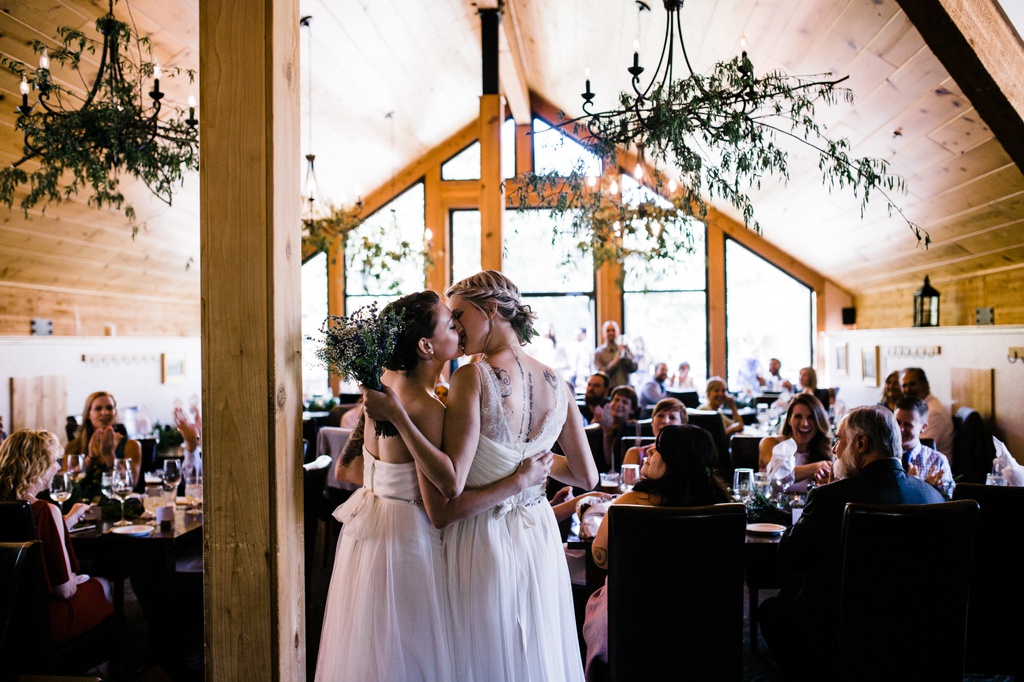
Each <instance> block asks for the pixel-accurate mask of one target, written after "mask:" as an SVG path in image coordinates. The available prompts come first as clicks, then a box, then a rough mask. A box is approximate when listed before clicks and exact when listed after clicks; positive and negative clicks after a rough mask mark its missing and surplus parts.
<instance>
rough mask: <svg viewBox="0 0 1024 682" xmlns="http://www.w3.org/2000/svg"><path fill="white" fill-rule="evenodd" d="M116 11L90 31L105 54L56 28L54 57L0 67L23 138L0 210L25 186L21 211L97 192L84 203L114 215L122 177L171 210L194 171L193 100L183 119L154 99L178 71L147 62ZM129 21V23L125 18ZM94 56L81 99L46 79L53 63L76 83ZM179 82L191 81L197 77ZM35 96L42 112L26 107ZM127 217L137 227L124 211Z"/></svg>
mask: <svg viewBox="0 0 1024 682" xmlns="http://www.w3.org/2000/svg"><path fill="white" fill-rule="evenodd" d="M115 2H116V0H110V2H109V11H108V12H107V14H106V15H104V16H102V17H100V18H99V19H98V20H97V22H96V29H97V31H98V32H99V33H100V34H101V35H102V36H103V42H102V45H101V44H100V43H99V42H97V41H94V40H92V39H90V38H88V37H87V36H85V35H84V34H83V33H81V32H80V31H77V30H74V29H70V28H66V27H59V28H58V29H57V30H58V33H59V34H60V41H61V44H60V45H59V46H58V47H57V48H56V49H55V50H54V51H53V53H52V55H51V54H50V52H49V51H48V49H47V48H46V46H45V45H44V44H43V43H41V42H39V41H36V42H35V44H34V50H35V51H36V52H37V53H38V54H39V55H40V57H39V66H38V67H37V68H32V67H30V66H28V65H26V64H23V63H21V62H18V61H15V60H13V59H10V58H7V57H4V58H2V60H0V64H2V66H4V67H6V68H8V69H9V70H10V71H12V72H13V73H15V74H18V75H20V76H21V86H20V89H21V104H20V105H19V106H18V107H17V108H16V112H17V114H18V119H17V122H16V123H15V128H16V129H17V130H20V131H22V133H23V134H24V156H23V157H22V158H21V159H19V160H18V161H16V162H15V163H14V164H12V165H11V166H10V167H9V168H5V169H2V170H0V202H3V203H6V204H7V205H8V206H11V205H13V201H14V189H15V187H16V186H18V185H22V184H25V183H28V184H29V188H28V193H27V195H26V196H25V197H24V198H23V199H22V201H21V204H20V205H21V207H22V208H23V209H26V210H27V209H28V208H30V207H32V206H34V205H35V204H37V203H39V202H43V203H47V202H49V201H58V202H59V201H61V200H62V199H64V198H67V197H68V196H70V195H72V194H75V193H77V192H78V191H79V190H80V189H82V188H83V187H91V188H92V190H93V196H92V197H90V199H89V203H91V204H93V205H96V206H104V205H112V206H114V207H120V206H121V205H122V203H123V202H124V197H123V195H122V194H121V193H120V191H119V189H118V185H119V182H118V176H119V175H122V174H124V173H127V174H130V175H133V176H135V177H137V178H140V179H141V180H142V181H143V182H145V183H146V185H147V186H148V187H149V189H150V190H151V191H152V192H153V193H154V194H155V195H157V196H158V197H159V198H160V199H162V200H163V201H164V202H166V203H168V204H170V203H171V199H172V196H173V191H174V187H175V185H179V184H180V183H181V181H182V179H183V173H184V171H186V170H197V169H198V168H199V148H198V143H199V139H198V135H199V130H198V126H199V121H198V119H197V118H196V101H195V97H194V96H191V95H190V96H189V101H188V113H187V115H186V114H185V111H184V110H183V109H182V108H181V107H177V106H173V107H172V106H165V103H164V102H163V101H162V100H163V98H164V95H165V93H164V92H162V91H161V90H160V78H161V76H167V77H170V78H173V77H175V76H176V75H178V74H179V73H181V72H182V70H181V69H178V68H172V69H163V70H162V69H161V67H160V65H159V64H158V63H157V62H156V61H154V60H153V59H152V51H151V46H150V42H149V39H148V37H141V38H140V37H139V36H138V34H137V33H136V31H135V30H133V28H132V27H131V26H129V25H128V24H127V23H125V22H122V21H120V20H119V19H117V18H116V17H115V16H114V3H115ZM125 4H126V5H127V0H126V3H125ZM127 11H128V13H129V16H130V14H131V9H130V8H128V9H127ZM133 53H134V54H136V55H138V60H137V61H135V60H134V59H133V57H132V54H133ZM94 54H98V58H99V66H98V69H97V73H96V76H95V80H94V82H93V85H92V87H91V88H90V89H89V90H88V92H87V93H85V94H84V95H80V94H78V93H76V92H75V91H73V90H71V89H70V88H68V87H66V86H64V85H62V84H61V82H60V80H59V79H58V78H55V76H54V73H53V72H52V71H51V62H56V63H57V64H59V65H60V66H62V67H65V68H68V69H72V70H74V71H75V72H79V73H80V65H81V62H82V61H83V57H84V58H85V59H89V55H94ZM185 73H187V74H188V76H189V79H190V81H191V80H192V79H193V77H194V72H192V71H190V70H186V71H185ZM82 82H83V83H84V82H86V79H85V78H84V77H82ZM32 90H35V91H36V92H38V97H37V102H36V104H37V105H38V108H36V107H35V106H33V105H32V104H31V103H30V102H29V94H30V93H31V91H32ZM146 95H148V98H149V102H147V101H146ZM168 111H170V112H171V113H170V114H168ZM29 160H37V161H38V162H39V164H40V166H39V168H38V169H37V170H34V171H32V172H31V173H29V172H26V171H24V170H22V168H21V167H22V165H23V164H25V163H26V162H27V161H29ZM126 213H127V214H128V215H129V217H134V211H133V210H132V209H131V207H130V206H129V207H128V209H127V210H126Z"/></svg>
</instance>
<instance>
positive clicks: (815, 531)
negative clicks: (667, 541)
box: [758, 405, 943, 679]
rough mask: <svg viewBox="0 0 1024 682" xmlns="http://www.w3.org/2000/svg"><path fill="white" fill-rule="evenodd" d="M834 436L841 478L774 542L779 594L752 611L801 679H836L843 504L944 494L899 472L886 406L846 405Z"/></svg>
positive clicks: (923, 499)
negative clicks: (779, 573)
mask: <svg viewBox="0 0 1024 682" xmlns="http://www.w3.org/2000/svg"><path fill="white" fill-rule="evenodd" d="M838 438H839V440H838V442H837V443H836V445H835V447H834V448H833V450H834V452H835V454H836V456H837V460H836V463H835V465H834V466H833V475H835V476H838V477H839V478H841V479H842V480H838V481H836V482H834V483H829V484H828V485H822V486H819V487H817V488H815V489H813V490H812V491H811V492H810V494H808V496H807V505H806V506H805V507H804V511H803V514H802V515H801V517H800V520H799V521H798V522H797V523H796V524H795V525H793V526H792V527H791V528H790V529H789V530H788V531H786V533H785V534H784V535H783V536H782V540H781V541H780V542H779V549H778V558H777V565H778V566H779V567H780V569H781V570H782V571H783V572H784V573H786V574H788V577H787V579H786V580H785V582H784V586H783V588H782V590H781V591H780V592H779V594H778V596H776V597H770V598H768V599H766V600H765V601H764V602H763V603H762V604H761V606H760V608H759V611H758V620H759V621H760V622H761V625H762V629H763V632H764V637H765V641H767V642H768V645H769V647H770V648H771V650H772V653H774V654H775V657H776V658H777V659H778V660H779V662H780V664H781V665H782V667H783V670H784V671H785V672H788V673H789V674H790V675H802V676H805V677H807V678H808V679H833V678H835V673H836V668H835V664H836V661H835V657H834V652H835V634H836V628H837V627H838V616H839V613H838V611H839V580H840V561H841V549H842V547H841V538H840V535H841V532H842V525H843V512H844V510H845V509H846V504H847V503H848V502H863V503H867V504H887V505H892V504H930V503H933V502H942V501H943V499H942V495H940V494H939V493H938V492H937V491H936V490H935V489H934V488H932V487H931V486H930V485H928V484H927V483H925V482H923V481H919V480H917V479H916V478H913V477H912V476H907V474H906V472H904V471H903V467H902V466H900V452H901V449H902V448H901V439H900V432H899V427H898V426H897V424H896V419H895V417H893V414H892V412H890V411H889V410H887V409H886V408H884V407H881V406H878V405H871V406H867V407H858V408H855V409H853V410H851V411H850V412H849V414H847V415H846V416H845V417H844V418H843V420H842V421H841V422H840V423H839V429H838ZM879 579H880V580H887V579H890V578H889V577H886V576H879ZM892 579H898V578H895V577H894V578H892ZM936 598H941V595H936ZM893 608H899V605H897V604H894V605H893Z"/></svg>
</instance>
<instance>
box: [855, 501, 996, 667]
mask: <svg viewBox="0 0 1024 682" xmlns="http://www.w3.org/2000/svg"><path fill="white" fill-rule="evenodd" d="M977 518H978V504H977V503H976V502H974V501H971V500H964V501H960V502H948V503H945V504H922V505H916V504H913V505H895V506H885V505H868V504H855V503H850V504H848V505H846V511H845V514H844V516H843V530H842V564H841V567H842V569H841V575H842V577H841V587H840V596H839V629H838V633H837V636H836V643H837V647H838V658H837V663H838V673H839V679H841V680H858V681H859V680H911V679H914V680H935V681H939V680H957V682H961V681H962V680H963V674H964V633H965V631H966V628H967V594H968V585H969V583H970V571H971V550H972V548H973V545H974V528H975V524H976V522H977ZM869 652H870V654H869ZM915 652H916V653H915ZM922 652H927V654H926V655H918V654H921V653H922Z"/></svg>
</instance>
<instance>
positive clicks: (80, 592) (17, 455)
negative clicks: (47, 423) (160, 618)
mask: <svg viewBox="0 0 1024 682" xmlns="http://www.w3.org/2000/svg"><path fill="white" fill-rule="evenodd" d="M61 456H62V451H61V447H60V443H59V442H58V441H57V437H56V436H55V435H53V434H52V433H50V432H49V431H30V430H21V431H16V432H14V433H12V434H11V436H10V437H9V438H7V439H6V440H5V441H4V442H3V444H2V445H0V500H25V501H26V502H28V503H29V505H30V506H31V508H32V516H33V518H34V520H35V523H36V533H37V534H38V537H39V541H40V544H41V550H42V552H41V553H42V559H43V565H44V568H45V570H44V571H43V573H44V575H45V578H46V583H47V585H46V587H47V589H48V590H49V592H50V630H51V638H52V641H53V643H54V644H60V643H62V642H66V641H68V640H70V639H73V638H75V637H77V636H78V635H81V634H82V633H84V632H86V631H88V630H90V629H91V628H93V627H95V626H96V625H98V624H99V623H100V622H102V621H103V620H104V619H105V618H107V617H108V616H110V615H111V614H113V613H114V607H113V604H112V603H111V595H110V585H109V584H108V583H107V582H106V581H105V580H103V579H102V578H90V577H89V576H87V575H80V574H78V560H77V558H76V557H75V550H74V548H73V547H72V545H71V541H70V540H69V538H68V527H67V526H66V525H65V523H64V519H63V518H62V517H61V515H60V509H59V508H58V507H57V505H55V504H52V503H50V502H46V501H45V500H39V499H36V495H37V494H38V493H39V492H41V491H43V490H46V489H47V488H48V487H49V486H50V480H51V479H52V478H53V475H54V474H55V473H57V471H58V469H59V468H60V466H59V462H60V459H61Z"/></svg>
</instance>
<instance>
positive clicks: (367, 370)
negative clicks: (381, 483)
mask: <svg viewBox="0 0 1024 682" xmlns="http://www.w3.org/2000/svg"><path fill="white" fill-rule="evenodd" d="M402 323H403V320H402V315H401V314H400V313H397V312H395V311H394V310H393V309H386V310H385V311H384V312H383V313H380V314H378V312H377V304H376V303H371V304H370V305H367V306H363V307H362V308H360V309H359V310H357V311H355V312H354V313H352V315H351V316H349V317H338V316H336V315H328V317H327V319H326V320H325V321H324V324H323V326H322V327H321V328H320V331H321V332H322V333H323V335H324V345H323V346H322V347H321V348H319V349H318V350H317V357H318V358H319V359H320V360H321V361H322V362H323V363H324V364H325V365H326V366H327V368H328V369H329V370H330V371H331V373H332V374H336V375H338V376H341V377H343V378H344V379H346V380H348V381H353V380H354V381H358V382H359V383H361V384H363V385H365V386H368V387H369V388H373V389H376V390H378V391H380V390H382V389H383V387H382V386H381V383H380V377H381V375H382V374H383V373H384V363H385V362H386V361H387V359H388V358H389V357H390V356H391V353H392V352H393V351H394V350H395V342H396V341H397V339H398V334H399V333H400V332H401V331H402ZM375 424H376V432H377V437H378V438H386V437H389V436H397V435H398V431H397V430H396V429H395V427H394V425H392V424H391V423H390V422H375Z"/></svg>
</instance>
